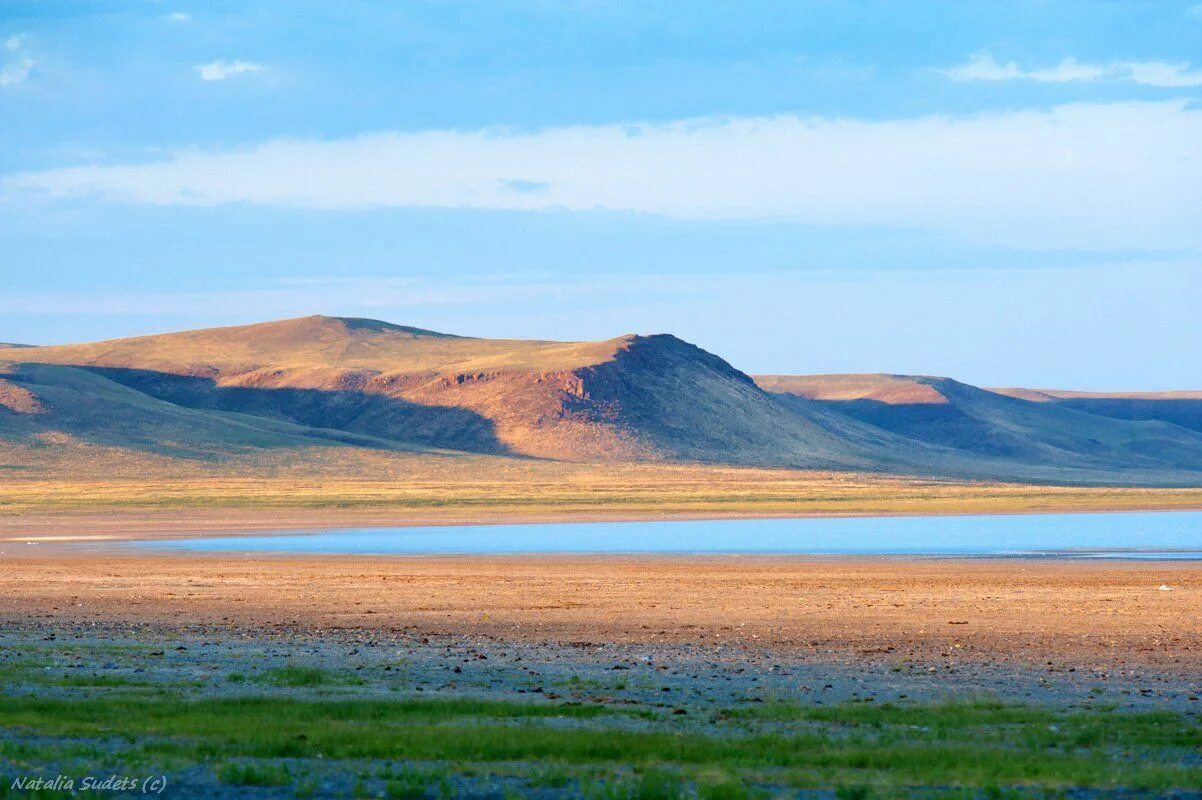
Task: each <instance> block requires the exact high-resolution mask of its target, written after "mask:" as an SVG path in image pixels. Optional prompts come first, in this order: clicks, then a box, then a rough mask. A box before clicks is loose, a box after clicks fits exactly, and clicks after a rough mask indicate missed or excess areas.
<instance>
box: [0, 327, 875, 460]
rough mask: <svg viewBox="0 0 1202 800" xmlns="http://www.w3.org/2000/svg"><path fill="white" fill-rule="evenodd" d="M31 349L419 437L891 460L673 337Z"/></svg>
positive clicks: (169, 338)
mask: <svg viewBox="0 0 1202 800" xmlns="http://www.w3.org/2000/svg"><path fill="white" fill-rule="evenodd" d="M10 357H11V358H16V357H17V356H10ZM19 358H20V359H21V360H22V361H29V362H34V361H36V362H40V363H53V364H57V365H71V366H74V367H79V368H84V369H87V370H88V371H89V372H90V373H92V374H94V375H97V376H103V377H104V378H106V379H107V380H109V381H111V382H113V383H116V384H120V385H121V386H124V387H127V388H129V389H132V390H135V391H137V392H139V393H142V394H145V395H147V396H149V397H151V398H155V399H157V400H160V401H165V402H168V403H171V404H173V405H176V406H179V407H182V408H188V409H194V410H212V411H222V412H235V413H238V414H243V415H248V416H256V417H262V418H268V419H275V420H281V421H287V422H290V423H294V424H297V425H302V426H306V427H312V428H323V429H337V430H342V431H348V432H352V433H355V434H360V435H364V436H371V437H375V438H378V439H384V440H389V441H393V442H397V443H403V444H405V445H410V446H424V447H438V448H448V449H455V450H464V451H470V452H478V453H497V454H501V453H504V454H511V455H522V456H537V457H546V458H555V459H564V460H630V459H646V460H688V461H713V462H723V463H735V464H770V465H782V466H807V467H854V468H859V469H867V468H871V467H872V466H873V464H874V461H877V460H880V458H881V454H879V453H874V452H872V451H871V449H867V448H863V447H860V446H857V445H855V444H853V443H849V442H847V441H844V440H843V439H841V438H840V437H839V436H838V435H836V434H835V433H832V432H830V431H828V430H827V429H826V428H825V427H823V426H822V425H820V424H816V423H815V422H814V421H812V420H808V419H806V418H805V417H804V416H801V415H798V414H796V413H794V412H793V411H791V410H790V409H789V408H788V407H787V406H785V405H783V404H780V403H778V402H776V401H774V400H773V398H771V397H770V396H769V395H768V394H766V393H765V392H763V391H762V390H761V389H759V388H758V387H757V386H756V385H755V383H754V381H752V380H751V379H750V378H749V377H748V376H746V375H744V374H743V373H741V372H739V371H738V370H736V369H734V368H733V367H731V366H730V365H729V364H727V363H726V362H724V361H722V360H721V359H719V358H717V357H715V356H713V355H711V354H709V353H706V352H705V351H703V350H701V349H700V348H697V347H695V346H693V345H690V344H688V343H686V342H682V341H681V340H679V339H677V338H675V337H672V336H667V335H660V336H624V337H619V338H617V339H611V340H608V341H603V342H540V341H514V340H481V339H471V338H466V337H456V336H448V335H445V334H438V333H433V332H430V331H422V330H418V329H414V328H405V327H401V326H396V325H391V324H388V323H382V322H376V321H371V320H358V319H341V318H332V317H307V318H302V319H296V320H285V321H282V322H276V323H264V324H259V325H250V326H241V327H236V328H220V329H211V330H203V331H190V332H185V333H177V334H166V335H162V336H149V337H138V338H134V339H124V340H116V341H110V342H98V343H93V344H84V345H73V346H62V347H46V348H36V349H35V350H32V351H23V352H21V353H20V355H19ZM887 460H888V459H886V461H887Z"/></svg>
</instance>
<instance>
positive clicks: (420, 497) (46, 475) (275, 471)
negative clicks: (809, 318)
mask: <svg viewBox="0 0 1202 800" xmlns="http://www.w3.org/2000/svg"><path fill="white" fill-rule="evenodd" d="M98 450H99V449H98ZM94 455H96V456H97V458H96V459H94V460H90V461H88V462H87V463H86V464H85V463H83V462H73V463H71V464H64V465H58V466H56V465H54V464H50V463H46V464H42V465H40V468H37V469H28V470H12V471H11V472H10V473H9V475H8V476H7V478H6V480H4V481H3V482H0V530H8V531H10V532H30V531H39V530H44V531H55V530H63V531H73V532H75V533H78V532H80V531H79V529H80V528H88V529H94V530H96V531H104V532H113V531H127V532H128V531H136V530H138V529H140V528H142V527H149V528H154V529H156V530H171V529H176V530H186V529H197V528H211V527H220V528H266V527H275V528H278V527H314V526H324V525H333V524H339V523H346V524H364V525H371V524H378V525H386V524H406V523H437V522H448V523H449V522H504V521H517V520H553V519H554V520H570V519H620V518H661V517H673V516H675V517H724V516H739V517H754V516H825V515H859V514H865V515H869V514H870V515H880V514H968V513H973V514H977V513H1028V512H1048V511H1122V510H1141V509H1196V508H1202V489H1163V488H1159V489H1158V488H1112V487H1081V486H1073V487H1066V486H1034V485H1024V484H1007V483H989V482H969V481H954V480H924V479H918V478H908V477H891V476H885V475H872V474H864V473H844V472H823V471H807V470H783V469H758V468H746V467H722V466H704V465H680V464H579V463H563V462H551V461H542V460H535V459H513V458H497V457H488V456H462V455H436V454H405V453H387V452H370V451H368V452H364V451H361V450H351V449H349V448H348V449H345V450H342V451H338V450H331V449H323V450H322V451H321V453H320V455H321V458H315V459H312V460H307V459H305V458H299V459H293V458H289V460H288V462H287V463H285V462H281V463H278V464H275V463H272V462H270V461H263V460H261V459H256V460H253V461H250V460H247V461H230V460H223V461H220V462H212V463H209V464H207V465H204V464H202V465H201V466H200V467H199V468H198V464H197V462H195V461H189V462H188V463H187V464H186V465H185V466H181V464H180V462H177V461H172V460H169V459H163V460H161V461H158V462H151V461H147V460H145V459H138V460H136V461H130V462H127V463H123V462H122V461H121V460H120V459H119V458H103V457H100V456H104V455H105V454H104V453H101V452H96V453H94ZM291 455H292V456H295V455H296V454H295V453H292V454H291ZM331 456H337V457H334V458H332V457H331ZM341 459H349V460H350V461H352V462H353V463H343V460H341ZM185 470H186V471H185ZM351 475H353V476H354V477H348V476H351Z"/></svg>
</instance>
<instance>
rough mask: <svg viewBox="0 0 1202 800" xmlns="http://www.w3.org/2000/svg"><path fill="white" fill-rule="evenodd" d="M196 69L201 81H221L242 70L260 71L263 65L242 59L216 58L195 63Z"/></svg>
mask: <svg viewBox="0 0 1202 800" xmlns="http://www.w3.org/2000/svg"><path fill="white" fill-rule="evenodd" d="M196 71H197V72H199V73H200V79H201V80H202V81H223V80H225V79H226V78H229V77H231V76H233V75H239V74H241V73H243V72H262V71H263V65H262V64H256V63H254V62H253V61H242V60H241V59H237V60H234V61H224V60H220V59H219V60H217V61H213V62H212V63H209V64H197V65H196Z"/></svg>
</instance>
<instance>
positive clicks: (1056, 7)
mask: <svg viewBox="0 0 1202 800" xmlns="http://www.w3.org/2000/svg"><path fill="white" fill-rule="evenodd" d="M1200 309H1202V3H1198V2H1196V0H1195V1H1194V2H1169V1H1168V0H1135V1H1134V2H1115V1H1110V0H1088V2H1056V1H1054V0H1039V1H1036V0H1007V2H996V3H994V2H987V1H986V0H980V2H973V3H944V2H933V1H932V2H906V1H905V0H887V1H882V2H857V3H833V2H829V1H823V2H817V1H815V2H806V1H805V0H789V1H788V2H756V1H753V2H706V1H705V0H697V2H690V3H679V2H655V1H654V0H646V1H645V2H638V3H631V2H603V1H602V0H565V1H564V2H554V1H553V0H528V1H525V2H521V1H515V2H500V0H498V2H488V3H485V2H464V3H454V2H417V1H414V2H383V1H381V2H362V1H356V0H329V1H328V2H304V1H303V0H299V1H298V0H272V1H271V2H261V1H259V0H237V2H233V1H231V2H223V1H222V0H206V1H205V2H203V3H201V2H195V3H189V2H187V1H186V0H178V1H177V0H161V1H160V0H130V1H129V2H103V1H102V0H93V1H92V2H86V3H81V2H69V1H67V0H5V1H4V2H3V3H0V341H14V342H23V343H31V344H52V343H62V342H72V341H84V340H93V339H102V338H115V337H120V336H128V335H136V334H144V333H153V332H160V331H167V330H178V329H186V328H194V327H204V326H210V325H224V324H241V323H246V322H255V321H262V320H268V319H276V318H283V317H291V316H301V315H306V314H315V313H322V314H331V315H341V316H367V317H373V318H379V319H386V320H389V321H392V322H397V323H400V324H405V325H413V326H418V327H422V328H429V329H433V330H439V331H446V332H451V333H458V334H463V335H472V336H488V337H505V338H546V339H596V338H609V337H612V336H616V335H619V334H623V333H627V332H636V333H656V332H670V333H674V334H676V335H678V336H681V337H682V338H684V339H687V340H689V341H692V342H694V343H696V344H698V345H700V346H701V347H704V348H705V349H707V350H710V351H711V352H714V353H716V354H718V355H720V356H722V357H724V358H726V359H727V360H729V361H731V362H732V363H733V364H735V365H736V366H738V367H739V368H741V369H743V370H745V371H747V372H753V373H764V372H771V373H820V372H894V373H912V374H936V375H950V376H952V377H956V378H958V379H961V380H965V381H968V382H971V383H976V384H980V385H990V386H1018V385H1023V386H1038V387H1060V388H1079V389H1145V390H1151V389H1199V388H1202V358H1199V357H1198V354H1199V351H1200V350H1202V313H1200V311H1199V310H1200Z"/></svg>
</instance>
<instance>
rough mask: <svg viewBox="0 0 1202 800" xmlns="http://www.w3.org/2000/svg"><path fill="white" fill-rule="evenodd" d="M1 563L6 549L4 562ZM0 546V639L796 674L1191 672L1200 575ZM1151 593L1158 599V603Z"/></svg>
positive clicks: (897, 563)
mask: <svg viewBox="0 0 1202 800" xmlns="http://www.w3.org/2000/svg"><path fill="white" fill-rule="evenodd" d="M14 547H23V548H24V550H21V551H20V555H19V556H13V555H12V554H11V551H12V550H13V549H14ZM38 547H40V546H36V545H21V546H16V545H13V546H6V547H4V548H0V549H4V550H6V551H10V552H9V553H8V554H6V555H5V556H4V557H3V562H4V568H3V570H2V571H0V624H3V625H5V626H17V627H20V626H22V625H29V624H39V625H44V624H51V625H56V626H60V625H67V626H76V625H92V624H103V625H105V626H112V625H118V626H121V625H128V626H131V627H136V626H139V625H150V626H154V627H156V628H167V629H178V630H180V631H187V630H198V629H228V630H231V631H241V632H242V633H244V634H248V635H250V634H262V635H287V636H291V635H297V634H305V635H310V634H313V633H317V632H327V633H334V632H341V633H355V632H365V633H369V634H370V633H371V632H379V633H381V634H385V633H405V634H406V635H430V636H438V635H452V636H465V637H475V638H479V639H487V640H501V641H513V642H531V643H555V644H562V643H576V644H577V645H579V644H580V643H616V644H621V643H625V644H630V643H647V644H652V643H656V644H677V645H685V644H687V645H691V646H695V647H699V648H714V649H716V650H721V649H730V648H734V649H742V650H754V649H766V650H776V651H788V652H789V654H790V656H791V657H793V658H798V659H802V660H806V659H815V660H826V661H880V662H902V661H913V662H922V663H926V662H932V663H934V662H938V663H946V662H948V661H949V660H952V661H960V662H965V663H967V662H979V663H990V664H995V665H996V664H1006V663H1013V664H1014V665H1016V666H1017V665H1020V664H1024V665H1028V666H1029V665H1043V664H1045V663H1046V664H1047V665H1048V666H1049V667H1050V668H1053V669H1064V670H1069V669H1073V670H1091V671H1099V672H1113V671H1122V670H1137V669H1140V670H1143V669H1151V670H1155V671H1158V672H1167V673H1181V674H1185V673H1192V674H1197V672H1198V670H1199V668H1202V566H1200V565H1198V564H1193V563H1171V562H1161V563H1155V564H1150V563H1134V562H1119V563H1111V562H1107V563H1097V562H1071V563H1066V562H1063V561H1040V560H919V559H875V560H852V559H814V558H806V559H800V558H784V557H775V558H772V557H721V558H719V557H694V558H682V557H564V556H541V557H376V558H364V557H305V556H291V557H260V556H256V557H249V556H248V557H233V556H202V555H195V556H193V555H180V556H124V555H112V554H105V553H103V552H93V553H86V552H78V553H72V552H71V551H70V550H69V549H63V550H54V551H52V550H45V551H41V554H40V555H39V554H36V553H35V552H34V551H36V550H37V548H38ZM1162 587H1164V588H1162Z"/></svg>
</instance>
